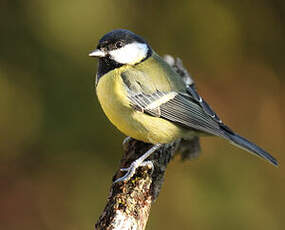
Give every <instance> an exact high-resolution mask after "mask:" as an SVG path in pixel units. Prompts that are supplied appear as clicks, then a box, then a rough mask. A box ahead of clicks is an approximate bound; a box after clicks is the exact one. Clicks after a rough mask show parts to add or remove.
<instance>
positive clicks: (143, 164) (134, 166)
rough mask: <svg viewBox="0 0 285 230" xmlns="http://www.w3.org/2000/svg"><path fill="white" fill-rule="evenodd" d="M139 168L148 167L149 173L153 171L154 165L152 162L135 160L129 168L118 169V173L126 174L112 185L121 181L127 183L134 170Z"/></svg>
mask: <svg viewBox="0 0 285 230" xmlns="http://www.w3.org/2000/svg"><path fill="white" fill-rule="evenodd" d="M139 167H148V168H149V169H151V173H152V172H153V169H154V165H153V163H152V161H144V162H140V161H139V159H137V160H135V161H134V162H133V163H132V164H131V165H130V167H128V168H122V169H120V171H122V172H126V174H125V175H124V176H122V177H120V178H118V179H117V180H115V181H114V183H118V182H121V181H128V180H129V179H131V178H132V176H133V175H134V174H135V173H136V170H137V168H139Z"/></svg>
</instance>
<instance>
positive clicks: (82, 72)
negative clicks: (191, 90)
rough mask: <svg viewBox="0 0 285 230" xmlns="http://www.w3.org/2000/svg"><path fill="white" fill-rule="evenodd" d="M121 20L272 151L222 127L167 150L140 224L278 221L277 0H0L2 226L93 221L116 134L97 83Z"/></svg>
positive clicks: (281, 62)
mask: <svg viewBox="0 0 285 230" xmlns="http://www.w3.org/2000/svg"><path fill="white" fill-rule="evenodd" d="M116 28H126V29H130V30H132V31H134V32H136V33H138V34H140V35H142V36H143V37H144V38H146V39H147V40H148V41H149V42H150V43H151V45H152V47H154V49H155V50H156V51H157V52H158V53H159V54H161V55H163V54H166V53H168V54H172V55H174V56H179V57H181V58H182V59H183V61H184V64H185V66H186V67H187V68H188V69H189V71H190V72H191V73H192V75H193V77H194V79H195V81H196V83H197V86H198V90H199V92H200V93H201V94H202V95H203V97H204V98H205V99H206V100H207V101H208V102H209V104H211V105H212V107H213V108H215V110H216V111H217V113H218V114H219V115H220V117H222V119H223V120H224V122H225V123H226V124H228V125H230V126H231V127H232V128H233V129H234V130H236V131H238V132H239V133H240V134H241V135H243V136H246V137H247V138H249V139H250V140H252V141H254V142H256V143H258V144H259V145H261V146H262V147H264V148H265V149H267V150H268V151H269V152H270V153H272V154H273V155H274V156H275V157H277V158H278V159H279V161H280V164H281V166H280V167H279V168H275V167H273V166H271V165H269V164H268V163H266V162H264V161H262V160H260V159H258V158H256V157H254V156H252V155H250V154H248V153H246V152H244V151H242V150H239V149H237V148H236V147H233V146H231V145H230V144H228V143H226V142H225V141H223V140H221V139H219V138H204V139H202V149H203V153H202V155H201V156H200V157H199V159H197V160H194V161H188V162H181V161H180V159H179V157H176V158H175V159H174V160H173V161H172V162H171V164H170V165H169V169H168V171H167V175H166V179H165V183H164V186H163V188H162V191H161V194H160V196H159V199H158V200H157V202H156V203H155V204H154V205H153V208H152V212H151V216H150V219H149V223H148V226H147V229H203V230H207V229H261V230H262V229H266V230H268V229H274V230H275V229H284V228H285V196H284V195H285V183H284V182H285V180H284V179H285V175H284V173H285V169H284V160H285V157H284V154H283V153H284V150H285V143H284V136H285V126H284V117H285V109H284V106H285V104H284V100H285V2H284V0H241V1H235V0H202V1H201V0H187V1H186V0H184V1H171V0H164V1H147V0H124V1H115V0H114V1H108V0H82V1H77V0H49V1H43V0H25V1H20V0H14V1H11V0H1V1H0V29H1V30H0V31H1V36H0V229H3V230H14V229H21V230H25V229H29V230H33V229H43V230H50V229H52V230H57V229H58V230H63V229H69V230H71V229H74V230H75V229H81V230H82V229H93V228H94V223H95V222H96V220H97V218H98V217H99V215H100V213H101V211H102V210H103V207H104V204H105V202H106V198H107V195H108V192H109V186H110V183H111V178H112V175H113V173H114V171H115V169H116V168H117V167H118V163H119V160H120V156H121V153H122V147H121V142H122V140H123V138H124V136H123V135H122V134H121V133H119V131H117V130H116V129H115V128H114V127H113V126H112V125H111V124H110V122H109V121H108V120H107V118H106V117H105V116H104V114H103V112H102V110H101V108H100V106H99V104H98V101H97V98H96V94H95V90H94V76H95V72H96V68H97V60H95V59H92V58H89V57H88V53H89V52H90V51H92V50H93V49H94V48H95V46H96V43H97V41H98V39H100V37H101V36H102V35H103V34H105V33H107V32H109V31H110V30H112V29H116Z"/></svg>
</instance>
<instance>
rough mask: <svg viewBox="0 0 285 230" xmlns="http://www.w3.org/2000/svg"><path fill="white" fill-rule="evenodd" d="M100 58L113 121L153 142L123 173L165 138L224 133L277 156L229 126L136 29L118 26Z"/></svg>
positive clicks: (104, 99) (101, 93)
mask: <svg viewBox="0 0 285 230" xmlns="http://www.w3.org/2000/svg"><path fill="white" fill-rule="evenodd" d="M89 56H91V57H98V58H99V65H98V71H97V75H96V83H95V84H96V92H97V96H98V99H99V102H100V104H101V106H102V108H103V110H104V112H105V114H106V116H107V117H108V118H109V119H110V121H111V122H112V123H113V124H114V125H115V126H116V127H117V128H118V129H119V130H120V131H121V132H122V133H124V134H126V135H127V136H130V137H132V138H134V139H137V140H140V141H143V142H146V143H151V144H153V147H152V148H151V149H150V150H149V151H147V152H146V153H145V154H144V155H143V156H141V157H139V158H138V159H137V160H136V161H134V162H133V163H132V164H131V165H130V167H129V168H127V169H122V170H123V171H127V172H126V174H125V176H123V177H121V178H119V179H118V180H117V181H116V182H118V181H127V180H129V179H130V178H131V177H132V176H133V174H134V173H135V170H136V168H137V167H139V166H145V165H149V166H151V167H153V165H152V163H151V162H149V161H145V160H146V158H147V157H148V156H149V155H151V154H152V153H153V152H154V151H156V150H157V149H159V148H160V147H161V145H162V144H165V143H171V142H173V141H175V140H177V139H180V138H183V139H187V138H188V139H191V138H193V137H195V136H201V135H204V134H206V135H215V136H218V137H222V138H224V139H226V140H228V141H229V142H231V143H232V144H234V145H236V146H238V147H240V148H242V149H244V150H247V151H249V152H250V153H253V154H255V155H257V156H259V157H262V158H264V159H265V160H267V161H269V162H270V163H272V164H273V165H275V166H278V162H277V160H276V159H275V158H274V157H273V156H271V155H270V154H269V153H267V152H266V151H264V150H263V149H262V148H260V147H258V146H257V145H255V144H254V143H251V142H250V141H248V140H246V139H245V138H243V137H241V136H240V135H238V134H236V133H235V132H234V131H233V130H232V129H230V128H229V127H228V126H226V125H225V124H224V123H223V122H222V121H221V120H220V119H219V117H218V116H217V114H216V113H215V112H214V111H213V110H212V108H211V107H210V106H209V105H208V103H207V102H206V101H205V100H203V99H202V97H201V96H200V95H199V94H198V92H197V90H196V88H195V86H194V84H191V83H190V84H186V83H185V82H184V81H183V80H182V78H181V77H180V76H179V75H178V73H176V72H175V71H174V70H173V69H172V67H171V66H170V65H169V64H168V63H166V62H165V61H164V60H163V59H162V58H161V57H160V56H159V55H158V54H156V52H155V51H154V50H153V49H152V48H151V47H150V45H149V44H148V43H147V42H146V41H145V40H144V39H143V38H142V37H140V36H138V35H137V34H135V33H133V32H131V31H128V30H124V29H118V30H113V31H111V32H109V33H107V34H105V35H104V36H103V37H102V38H101V39H100V40H99V44H98V46H97V48H96V49H95V50H94V51H93V52H91V53H90V54H89Z"/></svg>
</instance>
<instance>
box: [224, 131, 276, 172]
mask: <svg viewBox="0 0 285 230" xmlns="http://www.w3.org/2000/svg"><path fill="white" fill-rule="evenodd" d="M227 134H228V136H229V139H230V141H231V143H232V144H234V145H236V146H237V147H239V148H242V149H244V150H246V151H248V152H250V153H253V154H255V155H257V156H259V157H261V158H263V159H265V160H267V161H268V162H270V163H271V164H273V165H274V166H277V167H278V161H277V160H276V159H275V158H274V157H273V156H271V155H270V154H269V153H268V152H266V151H265V150H263V149H262V148H260V147H258V146H257V145H255V144H254V143H251V142H250V141H248V140H246V139H245V138H243V137H241V136H239V135H238V134H229V133H227Z"/></svg>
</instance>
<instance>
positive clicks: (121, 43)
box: [115, 41, 124, 49]
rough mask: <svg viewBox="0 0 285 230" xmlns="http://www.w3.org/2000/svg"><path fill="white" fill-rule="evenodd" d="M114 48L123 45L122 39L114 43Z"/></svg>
mask: <svg viewBox="0 0 285 230" xmlns="http://www.w3.org/2000/svg"><path fill="white" fill-rule="evenodd" d="M115 46H116V48H117V49H118V48H121V47H123V46H124V43H123V42H122V41H117V42H116V44H115Z"/></svg>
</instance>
